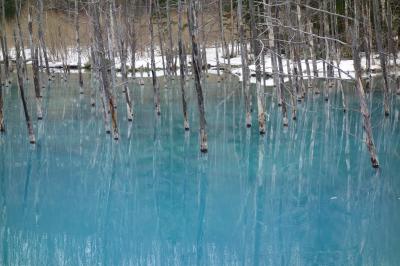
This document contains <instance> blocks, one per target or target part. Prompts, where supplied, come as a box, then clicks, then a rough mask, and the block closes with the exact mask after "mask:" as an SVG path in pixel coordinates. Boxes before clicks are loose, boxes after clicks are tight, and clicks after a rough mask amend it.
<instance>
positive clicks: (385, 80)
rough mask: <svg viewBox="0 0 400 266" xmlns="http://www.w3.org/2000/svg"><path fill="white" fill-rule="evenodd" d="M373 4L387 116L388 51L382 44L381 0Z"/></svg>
mask: <svg viewBox="0 0 400 266" xmlns="http://www.w3.org/2000/svg"><path fill="white" fill-rule="evenodd" d="M372 6H373V10H374V12H373V17H374V24H375V40H376V48H377V49H378V53H379V60H380V64H381V68H382V75H383V95H384V96H383V99H384V100H383V109H384V112H385V116H388V115H389V113H390V111H389V81H388V75H387V68H386V53H385V51H384V48H383V44H382V38H383V35H382V25H381V12H380V7H379V0H372Z"/></svg>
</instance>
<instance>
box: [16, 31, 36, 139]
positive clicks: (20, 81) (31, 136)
mask: <svg viewBox="0 0 400 266" xmlns="http://www.w3.org/2000/svg"><path fill="white" fill-rule="evenodd" d="M14 41H15V53H16V67H17V80H18V87H19V92H20V96H21V101H22V106H23V108H24V115H25V121H26V127H27V129H28V135H29V142H30V143H31V144H35V142H36V140H35V133H34V132H33V126H32V121H31V117H30V116H29V110H28V106H27V103H26V99H25V92H24V80H23V77H22V66H21V65H22V60H21V51H20V42H19V40H18V39H17V34H16V32H15V30H14Z"/></svg>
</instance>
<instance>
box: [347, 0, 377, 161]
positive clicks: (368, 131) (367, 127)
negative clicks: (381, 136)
mask: <svg viewBox="0 0 400 266" xmlns="http://www.w3.org/2000/svg"><path fill="white" fill-rule="evenodd" d="M374 1H375V0H374ZM375 10H376V9H375ZM359 12H360V3H359V2H358V1H355V2H354V22H353V23H354V26H353V41H352V43H353V44H352V50H353V61H354V70H355V85H356V89H357V93H358V97H359V99H360V107H361V114H362V116H363V124H364V132H365V135H366V140H365V143H366V145H367V148H368V151H369V154H370V157H371V164H372V167H374V168H378V167H379V161H378V157H377V155H376V149H375V144H374V138H373V135H372V128H371V119H370V113H369V110H368V105H367V101H366V99H365V93H364V87H363V84H362V81H361V60H360V55H359V52H360V47H359V44H358V40H359Z"/></svg>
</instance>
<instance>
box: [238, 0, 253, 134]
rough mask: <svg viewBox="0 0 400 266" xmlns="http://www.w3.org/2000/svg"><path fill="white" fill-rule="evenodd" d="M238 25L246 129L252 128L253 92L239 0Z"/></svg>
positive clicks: (240, 1) (239, 1)
mask: <svg viewBox="0 0 400 266" xmlns="http://www.w3.org/2000/svg"><path fill="white" fill-rule="evenodd" d="M237 10H238V24H239V36H240V51H241V53H240V56H241V59H242V91H244V96H245V97H244V101H245V112H246V114H245V117H246V121H245V122H246V127H248V128H249V127H251V124H252V122H251V91H250V83H249V80H248V79H249V68H248V64H247V63H248V62H247V60H248V58H247V43H246V41H245V36H244V25H243V2H242V0H238V7H237Z"/></svg>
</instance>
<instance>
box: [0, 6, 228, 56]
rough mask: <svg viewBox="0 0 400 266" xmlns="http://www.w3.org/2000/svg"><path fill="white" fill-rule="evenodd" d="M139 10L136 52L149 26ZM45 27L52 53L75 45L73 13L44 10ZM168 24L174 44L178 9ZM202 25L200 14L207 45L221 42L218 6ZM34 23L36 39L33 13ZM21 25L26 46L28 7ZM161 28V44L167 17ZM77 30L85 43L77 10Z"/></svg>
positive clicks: (85, 22)
mask: <svg viewBox="0 0 400 266" xmlns="http://www.w3.org/2000/svg"><path fill="white" fill-rule="evenodd" d="M138 13H142V15H141V16H139V17H136V18H135V19H136V25H135V27H136V31H137V49H138V51H139V52H143V51H145V50H146V49H147V47H149V42H150V39H149V30H148V16H147V14H146V13H145V12H138ZM43 19H44V27H45V36H46V44H47V46H48V49H49V50H50V52H51V53H52V54H53V55H54V54H56V53H59V52H60V51H62V50H63V49H64V47H65V46H67V47H73V46H75V43H76V41H75V26H74V14H73V13H72V12H71V13H70V14H69V15H68V14H66V13H65V12H63V13H62V12H55V11H47V12H45V14H44V18H43ZM171 21H172V23H171V25H172V39H173V44H174V46H175V47H176V46H177V39H178V17H177V12H176V11H172V12H171ZM204 21H205V23H204V25H201V22H202V21H201V17H200V22H199V23H200V37H201V36H202V35H201V30H204V31H205V36H206V43H207V44H208V45H214V43H215V42H220V38H221V37H220V34H219V22H218V9H217V7H216V6H209V7H208V8H207V10H206V11H205V12H204ZM154 22H155V23H157V19H154ZM186 22H187V19H186V16H184V17H183V24H184V42H185V43H186V44H188V43H189V36H188V30H187V24H186ZM14 23H15V21H9V22H8V23H7V27H6V32H7V36H8V43H9V47H13V46H14V43H13V39H12V38H11V37H12V32H13V29H14ZM116 24H117V26H118V25H120V22H118V23H116ZM33 25H34V35H35V36H34V38H35V39H37V20H36V17H34V18H33ZM21 27H22V31H23V37H24V44H25V47H28V45H29V41H28V40H29V38H28V37H29V35H28V10H27V8H26V7H25V8H24V9H23V10H22V14H21ZM161 28H162V32H163V38H164V46H165V47H166V46H167V38H168V35H167V19H166V17H163V18H162V26H161ZM224 28H225V34H226V40H227V41H229V40H230V39H231V37H232V35H231V30H230V29H231V27H230V21H229V20H228V19H225V27H224ZM80 32H81V43H82V47H87V46H88V44H89V42H90V21H89V19H88V17H87V16H86V14H84V13H81V14H80ZM155 34H157V35H156V44H158V43H159V39H158V29H157V27H156V28H155Z"/></svg>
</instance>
